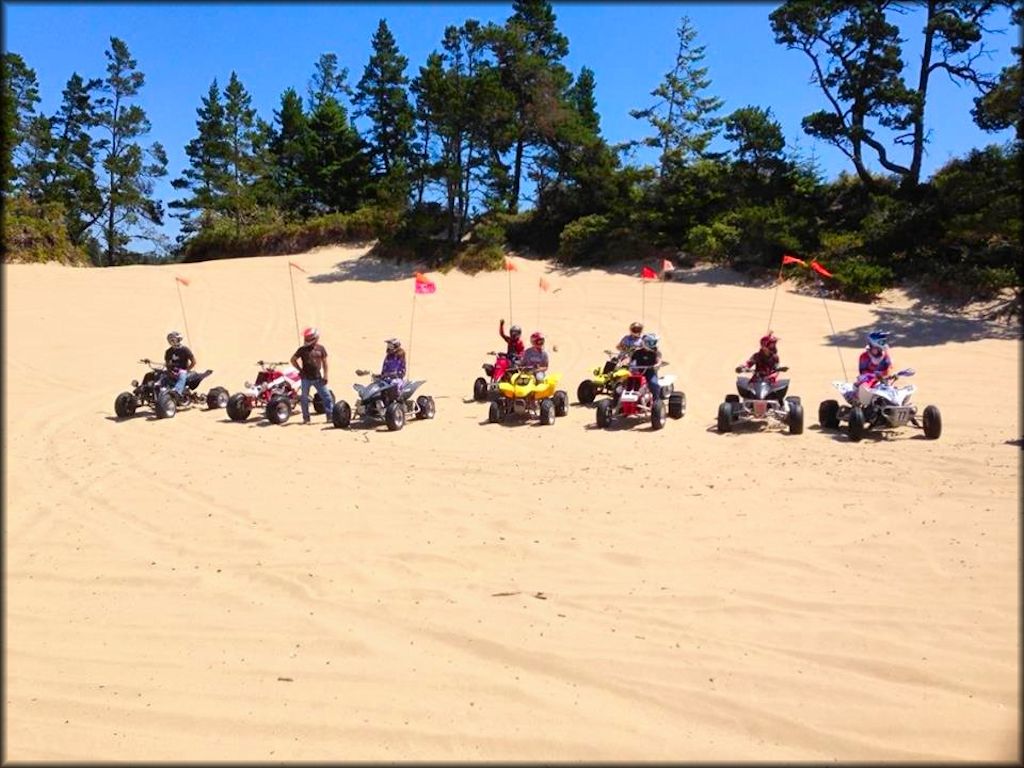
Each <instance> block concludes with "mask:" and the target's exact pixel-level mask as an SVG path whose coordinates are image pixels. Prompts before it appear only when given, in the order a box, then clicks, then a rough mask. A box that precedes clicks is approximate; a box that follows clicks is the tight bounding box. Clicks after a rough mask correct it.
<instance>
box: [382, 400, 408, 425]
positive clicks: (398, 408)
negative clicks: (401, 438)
mask: <svg viewBox="0 0 1024 768" xmlns="http://www.w3.org/2000/svg"><path fill="white" fill-rule="evenodd" d="M384 423H385V424H387V425H388V429H389V430H391V431H392V432H397V431H398V430H400V429H401V428H402V427H404V426H405V406H403V405H402V403H400V402H394V403H389V404H388V407H387V408H385V409H384Z"/></svg>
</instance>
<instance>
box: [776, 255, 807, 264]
mask: <svg viewBox="0 0 1024 768" xmlns="http://www.w3.org/2000/svg"><path fill="white" fill-rule="evenodd" d="M782 263H783V264H784V265H785V264H799V265H800V266H802V267H806V266H807V262H806V261H804V260H803V259H798V258H797V257H796V256H790V255H789V254H788V253H784V254H782Z"/></svg>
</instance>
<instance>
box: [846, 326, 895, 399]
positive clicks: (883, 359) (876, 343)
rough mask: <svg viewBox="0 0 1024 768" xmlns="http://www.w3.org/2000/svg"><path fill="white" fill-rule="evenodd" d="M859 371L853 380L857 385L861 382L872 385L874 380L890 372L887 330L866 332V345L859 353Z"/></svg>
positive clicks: (890, 360)
mask: <svg viewBox="0 0 1024 768" xmlns="http://www.w3.org/2000/svg"><path fill="white" fill-rule="evenodd" d="M859 373H860V375H859V376H858V377H857V380H856V381H855V382H854V383H855V384H856V385H857V386H858V387H859V386H860V385H861V384H868V386H872V385H873V383H874V382H876V381H878V380H879V379H884V378H886V377H887V376H889V375H890V374H891V373H892V358H891V357H890V356H889V333H888V331H872V332H871V333H869V334H868V343H867V346H866V347H865V348H864V351H863V352H861V353H860V360H859Z"/></svg>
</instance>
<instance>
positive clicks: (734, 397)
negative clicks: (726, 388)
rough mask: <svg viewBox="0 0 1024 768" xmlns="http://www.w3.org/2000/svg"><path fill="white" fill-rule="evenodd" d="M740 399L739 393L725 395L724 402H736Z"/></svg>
mask: <svg viewBox="0 0 1024 768" xmlns="http://www.w3.org/2000/svg"><path fill="white" fill-rule="evenodd" d="M739 401H740V396H739V395H726V396H725V402H727V403H738V402H739Z"/></svg>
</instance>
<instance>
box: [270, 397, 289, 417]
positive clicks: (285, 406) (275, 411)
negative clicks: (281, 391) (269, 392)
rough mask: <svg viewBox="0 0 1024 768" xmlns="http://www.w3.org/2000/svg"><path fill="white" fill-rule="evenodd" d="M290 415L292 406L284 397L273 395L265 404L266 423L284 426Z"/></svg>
mask: <svg viewBox="0 0 1024 768" xmlns="http://www.w3.org/2000/svg"><path fill="white" fill-rule="evenodd" d="M291 415H292V404H291V402H290V401H289V400H288V398H287V397H285V396H284V395H274V396H273V397H272V398H270V402H269V403H267V421H269V422H270V423H271V424H284V423H285V422H286V421H288V417H289V416H291Z"/></svg>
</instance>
